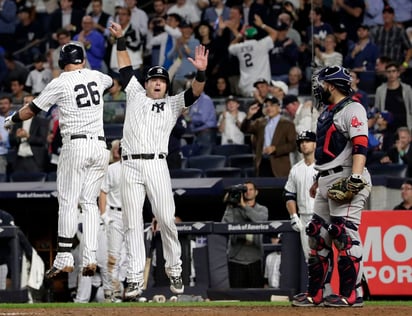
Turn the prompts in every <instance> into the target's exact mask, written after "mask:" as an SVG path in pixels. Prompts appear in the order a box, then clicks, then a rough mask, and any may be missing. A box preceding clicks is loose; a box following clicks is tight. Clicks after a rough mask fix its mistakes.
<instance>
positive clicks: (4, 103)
mask: <svg viewBox="0 0 412 316" xmlns="http://www.w3.org/2000/svg"><path fill="white" fill-rule="evenodd" d="M12 105H13V103H12V100H11V97H10V96H8V95H3V96H0V115H1V116H3V117H5V118H6V117H7V116H9V115H11V113H13V109H12Z"/></svg>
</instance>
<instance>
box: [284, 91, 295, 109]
mask: <svg viewBox="0 0 412 316" xmlns="http://www.w3.org/2000/svg"><path fill="white" fill-rule="evenodd" d="M293 102H299V100H298V97H297V96H296V95H293V94H288V95H285V97H284V98H283V100H282V107H283V108H285V107H286V106H287V105H288V104H290V103H293Z"/></svg>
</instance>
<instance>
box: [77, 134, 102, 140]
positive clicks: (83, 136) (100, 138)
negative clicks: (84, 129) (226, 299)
mask: <svg viewBox="0 0 412 316" xmlns="http://www.w3.org/2000/svg"><path fill="white" fill-rule="evenodd" d="M80 138H83V139H87V138H90V139H93V136H89V137H87V135H84V134H78V135H71V136H70V140H73V139H80ZM97 139H98V140H101V141H102V142H105V141H106V138H105V137H104V136H97Z"/></svg>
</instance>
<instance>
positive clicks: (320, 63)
mask: <svg viewBox="0 0 412 316" xmlns="http://www.w3.org/2000/svg"><path fill="white" fill-rule="evenodd" d="M335 48H336V37H335V35H333V34H331V35H327V36H326V38H325V51H321V50H320V49H319V48H318V47H315V63H316V66H317V67H326V66H332V65H338V66H341V65H342V61H343V56H342V54H341V53H338V52H337V51H336V50H335Z"/></svg>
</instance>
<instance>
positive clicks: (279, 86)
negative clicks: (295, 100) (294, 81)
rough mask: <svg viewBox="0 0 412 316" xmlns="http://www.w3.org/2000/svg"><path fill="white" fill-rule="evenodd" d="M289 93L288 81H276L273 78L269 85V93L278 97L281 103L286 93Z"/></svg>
mask: <svg viewBox="0 0 412 316" xmlns="http://www.w3.org/2000/svg"><path fill="white" fill-rule="evenodd" d="M288 93H289V88H288V85H287V84H286V83H284V82H283V81H275V80H272V81H271V82H270V86H269V94H270V95H273V96H274V97H276V99H278V100H279V102H280V104H282V101H283V98H284V97H285V95H287V94H288Z"/></svg>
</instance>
